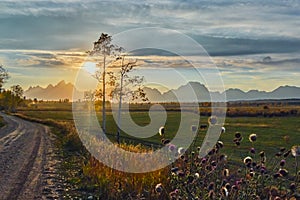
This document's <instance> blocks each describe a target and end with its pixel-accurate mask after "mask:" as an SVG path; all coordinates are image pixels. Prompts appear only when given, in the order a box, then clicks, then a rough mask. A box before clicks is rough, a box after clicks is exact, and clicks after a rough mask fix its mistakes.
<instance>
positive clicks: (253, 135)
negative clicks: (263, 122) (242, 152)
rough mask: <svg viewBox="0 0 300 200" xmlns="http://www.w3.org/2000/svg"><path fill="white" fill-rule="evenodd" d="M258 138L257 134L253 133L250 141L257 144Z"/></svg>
mask: <svg viewBox="0 0 300 200" xmlns="http://www.w3.org/2000/svg"><path fill="white" fill-rule="evenodd" d="M256 138H257V135H256V134H255V133H252V134H250V135H249V141H250V142H255V141H256Z"/></svg>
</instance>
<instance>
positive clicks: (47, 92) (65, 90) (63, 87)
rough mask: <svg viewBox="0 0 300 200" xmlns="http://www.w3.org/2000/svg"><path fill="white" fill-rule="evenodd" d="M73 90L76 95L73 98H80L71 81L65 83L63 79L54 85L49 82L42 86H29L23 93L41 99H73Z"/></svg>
mask: <svg viewBox="0 0 300 200" xmlns="http://www.w3.org/2000/svg"><path fill="white" fill-rule="evenodd" d="M73 90H75V91H76V94H78V97H76V99H75V100H77V99H80V98H82V94H81V93H80V92H79V91H77V90H76V88H75V87H74V85H73V84H72V83H68V84H67V83H66V82H65V81H64V80H62V81H60V82H58V83H57V84H56V85H54V86H53V85H52V84H49V85H48V86H47V87H45V88H43V87H40V86H30V87H29V88H28V89H27V90H26V91H25V92H24V95H25V96H26V97H27V98H31V99H33V98H37V99H43V100H59V99H70V100H72V99H73Z"/></svg>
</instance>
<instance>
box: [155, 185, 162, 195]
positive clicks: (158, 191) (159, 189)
mask: <svg viewBox="0 0 300 200" xmlns="http://www.w3.org/2000/svg"><path fill="white" fill-rule="evenodd" d="M162 191H163V187H162V184H161V183H159V184H157V185H156V186H155V192H157V193H161V192H162Z"/></svg>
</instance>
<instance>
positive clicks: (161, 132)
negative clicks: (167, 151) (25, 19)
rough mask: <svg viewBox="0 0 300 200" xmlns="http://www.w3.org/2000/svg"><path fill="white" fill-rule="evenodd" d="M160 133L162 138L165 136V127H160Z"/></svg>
mask: <svg viewBox="0 0 300 200" xmlns="http://www.w3.org/2000/svg"><path fill="white" fill-rule="evenodd" d="M158 133H159V135H160V136H164V135H165V127H163V126H162V127H160V128H159V130H158Z"/></svg>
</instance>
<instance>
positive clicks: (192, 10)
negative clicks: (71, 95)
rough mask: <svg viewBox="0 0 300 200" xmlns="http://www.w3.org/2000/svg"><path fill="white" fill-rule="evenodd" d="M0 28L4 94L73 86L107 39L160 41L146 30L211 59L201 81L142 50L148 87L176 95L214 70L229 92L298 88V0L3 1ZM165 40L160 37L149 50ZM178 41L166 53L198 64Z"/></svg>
mask: <svg viewBox="0 0 300 200" xmlns="http://www.w3.org/2000/svg"><path fill="white" fill-rule="evenodd" d="M0 26H1V28H0V64H3V65H4V67H5V68H6V69H7V70H8V72H9V73H10V76H11V78H10V79H9V81H8V82H7V83H6V85H5V86H6V87H10V86H11V85H15V84H20V85H22V86H23V88H25V89H27V88H28V87H29V86H35V85H40V86H46V85H48V84H49V83H51V84H56V83H58V82H59V81H61V80H65V81H67V82H72V83H74V82H76V76H77V73H78V70H80V68H81V67H82V66H85V60H86V51H88V50H91V49H92V47H93V42H94V41H96V40H97V39H98V38H99V36H100V34H101V33H102V32H105V33H108V34H110V35H112V36H113V39H114V38H118V35H120V33H121V34H122V33H124V32H125V33H126V31H127V32H128V31H129V32H130V31H131V32H130V33H133V32H135V33H136V34H129V36H132V37H131V38H130V39H128V41H127V43H125V44H126V45H129V46H130V45H131V44H130V42H129V41H133V42H137V43H139V40H138V38H139V35H138V33H139V34H141V35H143V37H142V38H143V39H144V40H143V41H140V43H139V44H145V40H147V41H148V40H149V41H153V39H154V38H153V37H154V35H155V34H152V33H151V32H147V31H145V30H147V28H149V27H156V28H161V29H162V30H163V31H161V32H160V34H162V36H163V37H165V36H166V37H168V35H170V32H171V35H172V31H168V30H174V31H178V33H180V34H183V35H186V36H187V37H189V38H191V39H192V40H194V41H196V42H197V43H199V44H200V45H201V46H202V47H203V49H202V50H203V51H204V52H207V56H209V58H210V60H211V62H206V63H202V64H201V67H200V68H199V70H200V73H202V72H203V74H204V75H203V74H202V77H200V76H195V71H194V70H192V67H191V63H189V62H186V59H183V58H182V56H174V55H173V54H172V53H173V52H172V53H171V54H170V53H166V52H162V51H159V50H157V49H146V50H145V49H144V50H143V49H141V50H139V51H138V52H135V54H134V55H135V56H136V57H138V58H139V60H141V63H142V64H141V67H140V69H139V70H138V71H137V72H136V73H137V74H139V75H144V76H145V77H146V79H147V81H148V82H149V84H152V85H157V83H160V84H161V85H162V86H165V87H166V88H176V87H178V86H180V85H181V84H184V82H185V81H199V82H203V83H205V79H207V76H206V75H207V74H209V73H206V72H210V75H211V76H213V75H216V74H212V72H213V71H212V70H211V69H212V68H213V67H212V66H211V64H214V65H215V66H216V67H217V69H218V71H219V74H217V75H220V76H221V79H222V81H223V83H224V87H225V88H240V89H242V90H244V91H248V90H251V89H258V90H266V91H271V90H274V89H275V88H276V87H278V86H281V85H293V86H300V79H299V77H300V66H299V64H300V1H298V0H286V1H280V0H278V1H271V0H265V1H258V0H252V1H242V0H237V1H233V0H226V1H225V0H217V1H210V0H205V1H196V0H191V1H189V0H174V1H171V0H160V1H156V0H148V1H147V0H146V1H138V0H133V1H116V0H113V1H79V0H66V1H61V0H55V1H26V0H25V1H1V2H0ZM136 29H137V30H139V31H133V30H136ZM140 30H144V31H140ZM127 36H128V35H127ZM113 41H114V40H113ZM164 41H165V40H163V39H162V38H161V37H156V38H155V40H154V41H153V42H152V44H154V43H155V44H154V45H153V46H159V44H161V43H164ZM181 41H182V40H180V41H179V40H176V38H174V40H173V43H171V44H170V46H168V47H172V48H173V49H174V48H175V49H176V48H177V47H178V48H183V49H186V52H184V54H185V56H190V57H196V56H197V52H198V51H197V50H196V49H191V46H190V45H189V44H184V45H182V44H181V43H180V42H181ZM133 46H134V45H133ZM126 47H127V46H126ZM126 47H125V48H126ZM172 48H171V49H172ZM129 49H130V47H129ZM185 58H186V57H185ZM197 62H201V59H200V57H198V60H197ZM153 69H155V70H153ZM214 69H215V68H214ZM172 70H173V71H174V70H175V71H176V72H174V73H171V71H172ZM175 73H177V74H178V73H179V75H180V76H181V79H178V78H176V75H175ZM210 75H208V76H210ZM217 75H216V76H217ZM162 86H161V88H163V87H162ZM211 88H214V86H211ZM215 88H217V87H215Z"/></svg>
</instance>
